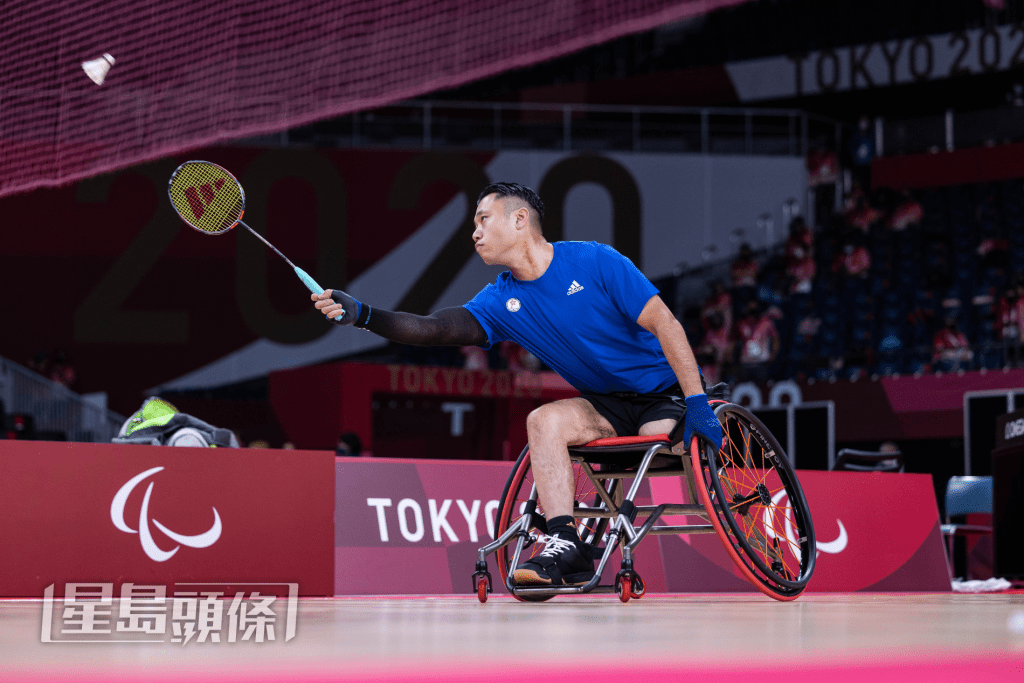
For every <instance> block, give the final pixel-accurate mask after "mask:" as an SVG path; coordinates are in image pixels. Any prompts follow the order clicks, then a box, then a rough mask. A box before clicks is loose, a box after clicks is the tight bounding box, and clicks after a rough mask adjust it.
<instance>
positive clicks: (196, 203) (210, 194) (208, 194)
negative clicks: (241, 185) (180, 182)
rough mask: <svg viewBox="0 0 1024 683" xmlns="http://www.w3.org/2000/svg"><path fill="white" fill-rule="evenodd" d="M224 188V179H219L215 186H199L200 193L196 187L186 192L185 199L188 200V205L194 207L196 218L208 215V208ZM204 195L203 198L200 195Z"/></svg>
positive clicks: (205, 184) (207, 184) (193, 211)
mask: <svg viewBox="0 0 1024 683" xmlns="http://www.w3.org/2000/svg"><path fill="white" fill-rule="evenodd" d="M223 186H224V179H223V178H218V179H217V180H216V181H215V182H214V183H213V185H212V186H211V185H210V184H209V183H204V184H202V185H200V186H199V191H198V192H197V191H196V187H195V186H192V187H190V188H188V189H187V190H185V199H187V200H188V204H189V206H190V207H192V213H194V214H195V215H196V218H202V217H203V214H204V213H206V207H208V206H209V205H210V204H212V203H213V198H214V197H215V196H217V190H219V189H220V188H221V187H223ZM200 194H202V198H200V197H199V195H200Z"/></svg>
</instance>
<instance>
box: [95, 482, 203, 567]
mask: <svg viewBox="0 0 1024 683" xmlns="http://www.w3.org/2000/svg"><path fill="white" fill-rule="evenodd" d="M163 469H164V468H163V467H154V468H152V469H149V470H146V471H145V472H143V473H142V474H138V475H136V476H134V477H132V478H131V479H129V480H128V482H127V483H125V485H124V486H122V487H121V488H120V489H119V490H118V492H117V493H116V494H115V495H114V500H113V501H112V502H111V503H110V520H111V521H112V522H113V523H114V526H116V527H117V528H118V529H120V530H121V531H123V532H125V533H126V534H136V533H137V534H138V535H139V540H140V541H141V542H142V550H143V551H145V553H146V555H147V556H148V557H149V558H150V559H151V560H154V561H155V562H165V561H167V560H169V559H171V557H173V556H174V554H175V553H176V552H178V548H179V547H180V546H175V547H174V549H173V550H162V549H161V548H160V547H159V546H157V544H156V542H155V541H154V540H153V534H152V532H150V530H149V522H150V519H149V497H150V495H151V494H152V493H153V482H149V487H147V488H146V495H145V496H144V497H143V498H142V509H141V510H140V512H139V529H138V531H136V530H135V529H132V528H131V527H129V526H128V525H127V524H125V521H124V506H125V504H126V503H127V502H128V496H130V495H131V494H132V491H133V490H134V489H135V487H136V486H138V485H139V482H141V481H142V480H143V479H145V478H147V477H150V476H152V475H154V474H156V473H157V472H160V471H162V470H163ZM152 522H153V526H155V527H156V528H157V529H159V530H160V531H162V532H163V533H164V534H165V535H166V536H167V537H168V538H170V539H171V540H172V541H177V542H178V543H179V544H181V545H187V546H188V547H189V548H208V547H210V546H211V545H213V544H214V543H216V542H217V539H219V538H220V532H221V525H220V514H218V512H217V508H213V526H212V527H210V529H209V530H208V531H206V532H204V533H201V534H198V535H197V536H185V535H183V534H179V533H176V532H174V531H171V530H170V529H168V528H167V527H165V526H164V525H163V524H161V523H160V522H158V521H156V520H155V519H154V520H152Z"/></svg>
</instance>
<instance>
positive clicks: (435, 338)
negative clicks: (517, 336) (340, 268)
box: [311, 289, 487, 346]
mask: <svg viewBox="0 0 1024 683" xmlns="http://www.w3.org/2000/svg"><path fill="white" fill-rule="evenodd" d="M311 298H312V299H313V300H314V301H315V302H316V307H317V308H318V309H320V311H321V312H323V314H324V315H326V316H327V317H328V318H329V319H331V320H336V321H337V322H340V323H341V324H345V325H351V324H354V325H355V326H356V327H361V328H363V329H366V330H369V331H370V332H373V333H374V334H377V335H380V336H381V337H384V338H385V339H388V340H390V341H393V342H398V343H399V344H412V345H414V346H476V345H479V344H486V343H487V333H486V332H484V328H483V326H481V325H480V322H479V321H478V320H477V319H476V317H475V316H474V315H473V314H472V313H470V312H469V311H467V310H466V309H465V308H463V307H462V306H456V307H454V308H442V309H441V310H440V311H435V312H434V313H431V314H430V315H415V314H413V313H402V312H399V311H388V310H385V309H383V308H371V307H370V306H369V305H367V304H358V303H357V302H356V301H355V300H354V299H352V297H350V296H348V295H347V294H345V293H344V292H342V291H341V290H331V289H328V290H326V291H324V293H323V294H321V295H320V296H317V295H316V294H313V295H312V297H311ZM343 307H344V314H343V313H342V309H343ZM358 311H362V315H359V313H358Z"/></svg>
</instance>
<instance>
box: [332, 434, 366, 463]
mask: <svg viewBox="0 0 1024 683" xmlns="http://www.w3.org/2000/svg"><path fill="white" fill-rule="evenodd" d="M334 455H336V456H340V457H343V458H358V457H360V456H368V455H369V453H367V452H366V451H364V450H363V440H362V439H360V438H359V435H358V434H356V433H355V432H345V433H344V434H342V435H340V436H339V437H338V445H336V446H335V447H334Z"/></svg>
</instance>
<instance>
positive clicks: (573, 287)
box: [569, 280, 583, 294]
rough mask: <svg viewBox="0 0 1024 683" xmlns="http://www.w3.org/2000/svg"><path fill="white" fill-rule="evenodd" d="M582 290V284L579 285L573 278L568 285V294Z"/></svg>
mask: <svg viewBox="0 0 1024 683" xmlns="http://www.w3.org/2000/svg"><path fill="white" fill-rule="evenodd" d="M582 291H583V285H581V284H580V283H578V282H576V281H575V280H573V281H572V284H571V285H569V294H575V293H576V292H582Z"/></svg>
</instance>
